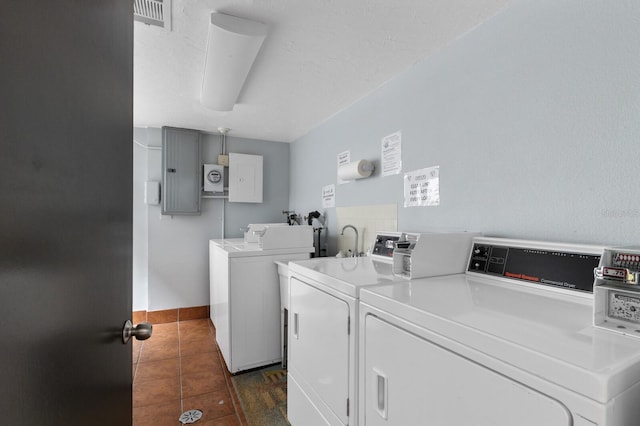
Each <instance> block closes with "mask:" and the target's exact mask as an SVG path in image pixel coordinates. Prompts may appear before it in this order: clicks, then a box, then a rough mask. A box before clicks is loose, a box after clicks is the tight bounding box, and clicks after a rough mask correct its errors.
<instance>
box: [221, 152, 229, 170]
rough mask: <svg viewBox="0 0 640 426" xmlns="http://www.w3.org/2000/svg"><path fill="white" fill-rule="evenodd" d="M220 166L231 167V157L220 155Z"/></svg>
mask: <svg viewBox="0 0 640 426" xmlns="http://www.w3.org/2000/svg"><path fill="white" fill-rule="evenodd" d="M218 165H220V166H225V167H229V156H228V155H224V154H220V155H218Z"/></svg>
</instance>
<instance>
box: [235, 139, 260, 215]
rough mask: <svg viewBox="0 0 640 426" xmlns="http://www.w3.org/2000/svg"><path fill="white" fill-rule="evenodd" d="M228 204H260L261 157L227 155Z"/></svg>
mask: <svg viewBox="0 0 640 426" xmlns="http://www.w3.org/2000/svg"><path fill="white" fill-rule="evenodd" d="M229 202H232V203H234V202H235V203H261V202H262V155H250V154H238V153H234V152H230V153H229Z"/></svg>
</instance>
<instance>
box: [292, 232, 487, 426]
mask: <svg viewBox="0 0 640 426" xmlns="http://www.w3.org/2000/svg"><path fill="white" fill-rule="evenodd" d="M475 235H477V233H449V234H419V235H418V234H410V235H409V236H410V237H411V238H409V240H407V239H406V236H407V234H402V236H400V234H398V233H395V234H384V233H383V234H379V235H378V236H377V238H376V242H375V243H374V248H373V253H375V255H374V256H369V257H351V258H319V259H311V260H307V261H296V262H290V263H289V272H290V274H291V278H290V290H289V291H290V300H289V327H288V332H289V340H288V342H289V344H288V349H289V357H288V388H287V415H288V418H289V422H290V423H291V424H292V425H293V426H313V425H355V424H357V414H358V410H357V383H358V381H357V371H358V369H357V359H358V347H357V342H358V303H357V302H358V298H359V294H360V289H362V288H366V287H367V286H371V285H376V284H380V283H391V282H393V281H394V280H404V278H402V277H401V276H398V275H394V273H393V257H392V255H393V252H394V248H395V246H396V243H397V242H398V241H399V239H400V240H401V241H409V243H408V244H405V245H407V246H409V245H410V246H411V249H414V248H415V252H416V253H432V251H431V250H428V249H425V250H423V249H422V248H420V247H432V246H435V245H438V247H439V248H440V251H439V253H438V254H437V256H441V257H442V261H441V262H435V263H434V265H433V270H434V271H437V273H456V272H461V271H462V270H464V268H465V266H466V264H465V262H464V261H463V262H462V264H460V265H459V262H448V261H447V260H446V259H458V258H459V257H460V256H463V253H465V252H467V251H468V249H469V247H470V245H471V239H472V237H473V236H475ZM418 236H419V237H420V238H417V237H418ZM409 249H410V248H408V247H407V250H409ZM404 254H405V256H406V255H407V252H406V251H405V253H404ZM411 260H412V262H413V263H412V262H410V261H405V262H404V265H405V269H409V270H410V269H411V268H410V267H411V265H412V264H413V265H415V262H417V261H418V260H419V259H416V258H413V259H411ZM425 261H427V260H425ZM436 263H437V264H436ZM459 268H461V270H457V269H459ZM427 273H428V272H427Z"/></svg>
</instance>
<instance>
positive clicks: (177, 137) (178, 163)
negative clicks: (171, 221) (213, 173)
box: [162, 127, 202, 215]
mask: <svg viewBox="0 0 640 426" xmlns="http://www.w3.org/2000/svg"><path fill="white" fill-rule="evenodd" d="M200 155H201V149H200V132H198V131H197V130H190V129H179V128H175V127H163V128H162V214H167V215H178V214H184V215H199V214H200V181H201V178H200V172H201V170H200V169H201V167H202V164H201V160H200Z"/></svg>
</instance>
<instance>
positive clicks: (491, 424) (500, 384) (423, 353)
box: [362, 315, 572, 426]
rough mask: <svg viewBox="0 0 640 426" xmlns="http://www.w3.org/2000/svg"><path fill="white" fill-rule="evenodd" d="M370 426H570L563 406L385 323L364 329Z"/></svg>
mask: <svg viewBox="0 0 640 426" xmlns="http://www.w3.org/2000/svg"><path fill="white" fill-rule="evenodd" d="M364 332H365V337H364V342H365V345H364V346H365V347H364V351H365V353H364V360H365V366H364V374H365V379H364V383H365V385H364V396H363V398H362V400H363V401H364V405H365V407H364V416H365V420H364V422H365V424H366V425H367V426H376V425H418V424H425V421H426V419H428V424H433V425H439V426H460V425H474V426H513V425H518V426H540V425H545V426H570V425H572V420H571V417H572V416H571V414H570V413H569V411H568V410H567V409H566V407H565V406H564V405H562V404H561V403H560V402H558V401H557V400H555V399H552V398H550V397H548V396H546V395H544V394H541V393H539V392H537V391H535V390H534V389H531V388H529V387H526V386H524V385H522V384H521V383H518V382H515V381H513V380H511V379H509V378H508V377H505V376H502V375H501V374H498V373H496V372H495V371H492V370H489V369H488V368H486V367H484V366H482V365H480V364H477V363H475V362H473V361H471V360H469V359H467V358H463V357H461V356H460V355H458V354H456V353H454V352H451V351H449V350H447V349H446V348H443V347H442V346H438V345H436V344H434V343H432V342H430V341H428V340H425V339H422V338H419V337H417V336H415V335H414V334H410V333H409V332H407V331H405V330H403V329H401V328H398V327H396V326H395V325H392V324H389V323H387V322H385V321H383V320H381V319H379V318H377V317H375V316H374V315H367V316H366V317H365V325H364Z"/></svg>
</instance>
